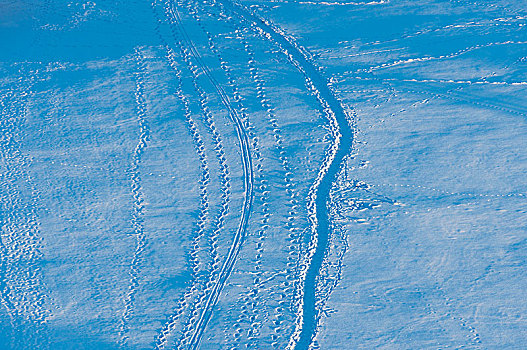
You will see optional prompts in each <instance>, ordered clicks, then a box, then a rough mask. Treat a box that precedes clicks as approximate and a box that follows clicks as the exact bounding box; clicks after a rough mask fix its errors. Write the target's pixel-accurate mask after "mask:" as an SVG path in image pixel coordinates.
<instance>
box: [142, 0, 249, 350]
mask: <svg viewBox="0 0 527 350" xmlns="http://www.w3.org/2000/svg"><path fill="white" fill-rule="evenodd" d="M152 5H153V7H154V12H155V5H156V2H154V3H152ZM164 10H165V14H166V16H167V20H168V22H169V24H170V27H171V33H172V36H173V38H174V39H175V40H176V42H177V43H178V46H179V47H180V50H181V53H182V56H183V58H184V61H185V63H186V65H187V66H188V68H189V71H190V72H191V73H192V76H193V84H194V88H195V89H196V91H197V93H198V95H199V96H200V107H201V109H202V112H203V114H204V117H205V123H206V124H207V126H208V127H209V131H211V133H212V135H213V139H216V140H217V141H221V138H220V135H219V133H218V132H217V130H216V128H215V126H214V121H213V119H212V114H211V112H210V110H209V109H208V107H207V105H206V100H207V99H206V95H205V92H204V91H203V89H202V88H201V87H200V86H199V85H198V83H197V78H198V70H199V68H200V69H201V71H202V72H203V73H205V75H206V77H207V78H208V79H209V81H210V82H211V83H212V85H213V86H214V88H215V89H216V92H218V95H219V96H220V98H221V100H222V103H223V104H224V106H225V107H226V108H227V109H228V111H229V116H230V118H231V121H233V123H234V124H235V128H236V133H237V135H238V139H239V142H240V147H241V151H242V152H241V153H242V164H243V167H244V179H245V180H244V189H245V200H244V207H243V210H242V219H241V221H240V225H239V227H238V230H237V232H236V234H235V237H234V240H233V243H232V246H231V248H230V251H229V254H228V256H227V258H226V260H225V262H224V264H223V266H222V268H221V270H220V271H219V276H218V277H217V278H216V280H215V281H209V283H207V285H206V289H205V291H204V292H202V293H197V294H198V300H197V302H195V303H194V304H193V305H192V312H191V319H189V320H188V322H187V324H186V326H185V327H184V329H183V335H182V337H181V338H180V339H179V341H178V343H177V344H176V346H177V347H178V348H182V347H183V346H185V345H187V343H188V346H189V347H191V348H195V347H197V346H198V345H199V341H200V339H201V335H202V334H203V331H204V329H205V327H206V324H207V322H208V320H209V318H210V316H211V313H212V308H213V306H214V305H215V303H216V301H217V298H218V296H219V293H220V292H221V290H222V288H223V286H224V284H225V281H226V279H227V278H228V276H229V274H230V272H231V271H232V267H233V265H234V262H235V259H236V256H237V254H238V252H239V249H240V245H241V243H242V242H243V240H244V239H245V230H246V227H247V223H248V218H249V214H250V210H251V207H252V200H253V199H252V197H253V173H252V163H251V162H250V161H251V155H250V152H249V149H248V141H247V136H246V134H245V133H244V130H243V128H242V125H241V121H240V119H239V118H238V116H237V114H236V111H235V110H234V109H233V108H232V107H231V106H230V103H229V100H228V98H227V96H226V94H225V92H224V91H223V90H222V89H221V87H220V86H219V85H218V84H217V82H216V81H215V80H214V78H213V77H212V75H211V73H210V71H209V70H208V68H207V67H206V66H205V65H204V64H203V62H202V61H201V57H200V56H199V54H198V53H197V50H196V48H195V47H194V45H193V43H192V41H191V40H190V38H188V36H187V35H186V32H185V31H184V28H183V27H182V24H181V20H180V18H179V13H178V12H177V10H176V9H175V8H173V7H172V6H171V3H170V2H168V1H165V2H164ZM156 13H157V12H156ZM178 31H179V32H180V33H181V35H182V36H183V41H184V42H186V46H185V45H184V44H183V43H182V42H181V40H179V39H178V36H179V34H178ZM193 60H194V61H196V64H195V63H193V62H192V61H193ZM216 152H217V156H218V157H219V159H220V163H221V164H220V168H221V169H222V173H223V174H224V175H223V176H222V185H221V187H222V190H223V191H224V193H223V194H222V201H223V203H224V204H223V205H222V210H221V212H220V216H219V217H218V220H217V226H216V230H215V232H214V233H213V236H212V237H211V238H210V239H209V241H210V243H211V254H212V256H213V263H212V266H211V271H213V270H214V269H217V266H218V265H219V257H218V255H217V246H216V241H217V236H218V235H219V233H220V232H221V230H222V229H223V225H224V217H225V215H226V214H227V209H228V200H229V191H230V190H229V188H230V184H229V183H228V182H227V181H225V179H228V177H227V176H228V168H227V164H226V159H225V152H224V151H223V148H222V147H221V148H220V147H216ZM210 282H212V283H210ZM199 294H201V296H200V295H199ZM207 294H208V295H207ZM202 305H203V306H202ZM200 308H201V309H202V312H201V313H200V312H199V311H198V310H199V309H200ZM194 324H196V326H195V327H193V325H194ZM193 329H194V332H192V330H193ZM165 346H167V337H166V336H165V337H160V338H158V340H157V342H156V347H157V348H164V347H165Z"/></svg>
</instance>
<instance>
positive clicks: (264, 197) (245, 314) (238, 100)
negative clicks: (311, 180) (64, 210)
mask: <svg viewBox="0 0 527 350" xmlns="http://www.w3.org/2000/svg"><path fill="white" fill-rule="evenodd" d="M194 4H195V3H194ZM195 5H197V4H195ZM187 10H188V11H189V13H190V14H191V15H192V16H193V18H194V20H195V21H196V23H197V24H198V26H199V27H200V29H201V30H202V32H203V33H204V34H205V35H206V36H207V39H208V45H209V49H210V51H211V52H213V53H214V54H215V55H216V57H217V58H218V61H219V64H220V67H221V69H222V70H223V72H224V73H225V76H226V77H227V80H228V85H229V87H230V88H231V89H232V93H233V99H234V102H235V104H236V106H237V109H238V110H239V111H240V115H241V119H242V121H243V123H244V124H245V126H246V128H247V130H248V137H249V139H250V140H251V141H252V143H251V145H252V148H253V151H254V163H255V166H256V175H255V178H256V179H257V180H258V183H259V186H258V187H257V190H256V191H257V193H258V195H259V196H260V199H261V201H262V203H261V205H262V213H261V214H262V216H263V219H262V221H261V223H260V224H261V227H260V230H259V231H258V233H257V237H258V238H257V240H258V244H257V256H256V263H255V270H256V273H258V272H260V273H261V271H259V270H260V268H261V258H262V254H263V240H264V238H265V235H266V231H267V229H268V226H269V225H268V222H269V219H270V216H271V214H270V212H269V199H268V198H269V193H268V191H267V185H266V181H265V178H264V175H263V165H262V155H261V151H260V147H259V140H258V137H257V136H256V133H255V131H254V130H255V128H254V126H253V125H252V124H251V122H250V120H249V117H248V115H247V113H246V112H245V111H246V108H245V107H244V105H243V101H242V96H241V94H240V92H239V87H238V85H237V83H236V81H235V80H234V79H233V77H232V74H231V67H230V66H229V65H228V63H227V61H226V60H225V59H224V58H223V57H222V56H221V53H220V51H219V50H218V48H217V45H216V43H215V42H214V39H213V36H212V34H211V33H210V32H208V31H207V30H206V28H205V27H204V25H203V23H202V21H201V19H200V17H199V16H198V13H197V11H196V7H191V6H190V4H189V5H187ZM257 293H258V288H257V287H256V286H255V287H253V288H252V289H251V290H250V292H248V295H245V296H240V297H239V299H238V304H243V306H241V310H242V311H241V312H240V315H239V317H238V318H237V320H236V322H235V324H234V325H233V327H234V330H233V329H232V328H231V327H228V326H226V328H224V334H225V339H226V340H227V342H228V338H229V337H230V336H231V335H232V336H233V337H234V345H231V348H237V347H238V346H239V344H240V341H241V337H242V330H243V328H242V327H241V324H242V323H254V322H255V321H256V319H257V318H259V317H258V316H259V315H258V312H257V310H255V309H254V305H255V301H254V296H255V295H256V294H257ZM251 299H252V302H251ZM251 306H252V307H251ZM251 309H252V310H251ZM249 313H251V315H249ZM253 337H254V336H253Z"/></svg>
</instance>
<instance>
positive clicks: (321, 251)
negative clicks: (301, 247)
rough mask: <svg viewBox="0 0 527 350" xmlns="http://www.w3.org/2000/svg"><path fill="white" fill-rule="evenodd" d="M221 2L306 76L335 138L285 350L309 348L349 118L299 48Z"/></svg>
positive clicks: (319, 184) (312, 206)
mask: <svg viewBox="0 0 527 350" xmlns="http://www.w3.org/2000/svg"><path fill="white" fill-rule="evenodd" d="M220 2H222V3H223V4H224V6H225V7H226V8H228V9H230V10H231V11H232V12H234V13H235V14H237V15H238V16H239V17H241V18H244V19H245V20H246V21H247V22H249V23H250V24H251V25H252V27H253V28H254V29H256V30H257V31H258V32H260V34H261V35H262V36H263V37H265V38H267V39H268V40H270V41H272V42H275V43H276V44H277V45H278V46H279V47H280V51H282V53H283V54H285V55H286V56H287V57H288V59H289V60H290V61H291V63H292V64H294V65H295V66H296V67H297V69H298V70H299V71H300V72H301V73H302V74H303V75H304V76H305V77H306V82H307V84H308V87H309V88H310V89H311V90H312V92H313V93H314V95H315V96H316V98H317V99H318V100H319V102H320V104H321V106H322V108H323V110H324V113H325V114H326V116H327V118H328V120H329V123H330V130H331V133H332V136H333V138H334V142H333V144H332V146H331V147H330V150H329V151H328V152H327V154H326V158H325V160H324V162H323V164H322V166H321V168H320V171H319V174H318V176H317V178H316V180H315V183H314V184H313V185H312V187H311V189H310V191H309V195H308V196H309V203H308V213H309V220H310V222H311V225H312V237H311V241H310V244H309V247H308V252H307V255H306V258H305V261H304V264H303V268H302V270H301V281H302V282H301V285H302V294H301V298H300V301H299V303H298V313H297V320H296V324H295V330H294V332H293V335H292V336H291V338H290V341H289V344H288V346H287V348H288V349H308V348H309V346H310V344H311V342H312V339H313V337H314V333H315V329H316V325H317V322H318V319H319V317H318V311H319V310H317V308H316V295H315V290H316V285H317V276H318V274H319V271H320V267H321V265H322V261H323V260H324V258H325V255H326V249H327V246H328V241H329V236H330V223H329V215H328V208H327V201H328V199H329V198H328V197H329V191H330V189H331V186H332V183H333V180H334V179H335V178H336V175H337V172H338V170H339V168H340V164H341V163H342V161H343V160H344V157H345V156H346V155H347V154H348V152H349V151H350V149H351V146H352V139H353V131H352V129H351V126H350V124H349V123H350V122H351V118H352V116H351V115H350V114H351V113H350V112H349V110H347V109H346V108H344V106H343V105H342V103H341V102H340V101H339V100H338V99H337V97H336V96H335V95H334V93H333V91H332V90H331V89H330V87H329V86H328V82H327V80H326V79H325V78H324V77H323V76H322V75H321V73H320V71H319V69H318V68H317V67H316V66H315V65H314V63H313V62H312V61H311V60H310V59H309V58H308V56H307V54H306V53H305V52H304V50H303V49H302V48H300V47H299V46H298V45H296V44H295V43H293V42H292V41H291V40H290V39H289V38H288V37H287V36H286V35H285V34H284V33H282V32H281V31H280V30H279V29H278V28H276V27H275V26H274V25H273V24H271V23H270V22H268V21H266V20H264V19H262V18H260V17H259V16H258V15H256V14H254V13H252V12H251V11H250V10H248V9H247V8H245V7H244V6H243V5H241V4H239V3H237V2H231V1H228V0H221V1H220Z"/></svg>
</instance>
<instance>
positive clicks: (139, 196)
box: [119, 49, 150, 349]
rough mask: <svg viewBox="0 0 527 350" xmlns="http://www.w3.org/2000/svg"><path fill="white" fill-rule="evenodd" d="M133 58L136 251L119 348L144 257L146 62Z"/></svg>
mask: <svg viewBox="0 0 527 350" xmlns="http://www.w3.org/2000/svg"><path fill="white" fill-rule="evenodd" d="M133 60H134V61H135V63H136V65H137V69H138V70H137V72H135V73H134V76H135V84H136V87H135V103H136V105H135V109H136V115H137V122H138V126H139V139H138V143H137V145H136V147H135V149H134V151H133V155H132V165H131V167H130V180H131V184H132V189H131V191H132V197H133V208H132V228H133V230H134V231H133V235H134V237H135V250H134V255H133V258H132V263H131V265H130V271H129V276H130V283H129V285H128V292H127V294H126V296H125V300H124V304H125V305H124V306H125V308H124V311H123V314H122V317H121V323H120V328H119V347H120V348H122V349H125V348H127V341H128V334H127V333H128V328H129V325H128V323H129V321H130V319H131V317H132V316H133V308H134V299H135V294H136V291H137V288H138V287H139V273H140V267H141V263H142V260H143V252H144V250H145V247H146V243H147V238H146V235H145V232H144V225H143V216H144V204H143V202H144V199H143V190H142V186H141V176H140V171H139V166H140V164H141V158H142V155H143V153H144V151H145V149H146V147H147V145H148V141H149V137H150V130H149V125H148V122H147V103H146V98H145V96H144V94H145V82H144V80H145V78H146V75H147V71H146V64H145V61H144V57H143V53H142V52H141V51H140V49H136V50H135V53H134V57H133Z"/></svg>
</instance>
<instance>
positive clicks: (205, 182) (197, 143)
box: [156, 48, 210, 347]
mask: <svg viewBox="0 0 527 350" xmlns="http://www.w3.org/2000/svg"><path fill="white" fill-rule="evenodd" d="M167 58H168V62H169V65H170V66H171V67H172V69H174V71H175V72H176V76H177V78H178V86H177V89H176V96H177V97H178V99H179V100H180V101H181V102H182V104H183V106H184V111H185V112H184V113H185V120H186V122H187V126H188V128H189V130H190V133H191V136H192V140H193V142H194V148H195V150H196V153H197V155H198V159H199V162H200V169H201V175H200V179H199V180H198V184H199V188H200V204H199V213H198V222H197V227H198V230H197V232H196V234H195V236H194V238H193V240H192V249H191V252H190V253H189V255H190V263H191V269H192V273H191V275H192V276H191V277H192V279H193V280H197V279H198V278H199V276H198V275H199V273H200V264H201V265H202V264H204V263H205V262H204V261H203V262H200V258H199V251H200V249H201V248H200V242H201V241H202V240H203V239H204V237H205V228H206V225H207V223H208V222H209V221H210V217H209V215H210V210H209V199H208V186H209V183H210V170H209V166H208V161H207V154H206V152H205V143H204V141H203V137H202V136H201V134H200V132H199V129H198V125H197V123H196V122H195V121H194V119H193V118H192V113H191V110H190V101H189V100H188V98H187V97H186V96H185V94H184V93H183V87H182V85H183V77H182V72H181V70H179V68H178V67H177V64H176V61H175V58H174V52H173V51H172V50H171V49H170V48H167ZM196 288H197V287H196V285H195V284H193V286H192V288H190V289H188V290H187V291H186V292H185V294H184V295H183V297H182V298H181V299H180V300H179V301H178V303H177V308H176V310H175V311H174V313H173V314H172V315H170V318H169V320H168V321H167V322H166V324H165V325H164V327H163V329H162V330H161V332H160V334H159V336H158V337H157V339H156V344H157V345H158V346H159V345H161V347H164V345H163V344H167V341H168V337H169V336H170V335H171V334H172V332H174V330H175V328H176V326H177V323H178V321H179V319H180V318H181V316H182V315H183V313H184V312H185V310H186V308H188V307H189V302H190V299H191V298H192V296H193V294H194V293H195V292H196Z"/></svg>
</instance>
